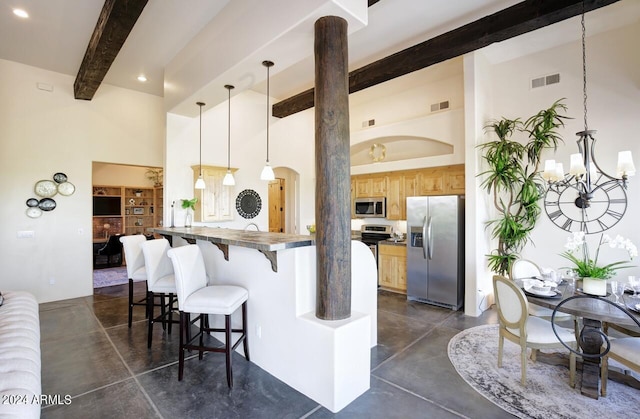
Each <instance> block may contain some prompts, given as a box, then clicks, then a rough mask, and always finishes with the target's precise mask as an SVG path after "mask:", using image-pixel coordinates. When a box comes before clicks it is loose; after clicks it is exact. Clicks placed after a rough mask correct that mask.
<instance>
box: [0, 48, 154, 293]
mask: <svg viewBox="0 0 640 419" xmlns="http://www.w3.org/2000/svg"><path fill="white" fill-rule="evenodd" d="M38 82H43V83H47V84H49V85H52V86H53V92H47V91H43V90H38V89H37V88H36V83H38ZM73 82H74V78H73V77H71V76H68V75H63V74H59V73H54V72H50V71H45V70H42V69H38V68H35V67H30V66H26V65H22V64H18V63H15V62H11V61H6V60H0V85H1V86H2V89H0V175H1V178H2V179H3V182H2V186H1V187H0V188H1V189H0V196H2V200H3V205H2V206H0V242H2V250H3V251H2V252H0V265H1V266H2V267H3V272H2V276H1V279H0V289H1V290H26V291H29V292H31V293H33V294H34V295H35V296H36V298H37V299H38V301H40V302H45V301H55V300H60V299H66V298H72V297H79V296H84V295H90V294H92V292H93V279H92V239H91V193H92V189H91V182H92V173H91V171H92V161H94V160H95V161H106V162H114V163H123V164H137V165H144V166H161V165H162V162H163V157H164V156H163V150H164V148H163V147H162V143H163V140H164V113H163V111H162V99H161V98H159V97H157V96H152V95H148V94H143V93H137V92H133V91H130V90H126V89H121V88H117V87H113V86H109V85H106V84H103V85H102V86H101V87H100V89H99V90H98V92H97V93H96V95H95V97H94V99H93V100H92V101H82V100H75V99H74V98H73ZM56 172H63V173H65V174H66V175H67V176H68V178H69V181H70V182H72V183H73V184H74V185H75V186H76V192H75V194H73V195H72V196H68V197H63V196H60V195H56V196H55V197H54V198H53V199H54V200H56V202H57V207H56V209H55V210H53V211H51V212H49V213H44V214H43V215H42V216H41V217H40V218H36V219H31V218H29V217H27V216H26V215H25V210H26V208H27V207H26V205H25V201H26V200H27V199H28V198H31V197H35V194H34V192H33V187H34V184H35V183H36V182H37V181H38V180H40V179H51V177H52V175H53V174H54V173H56ZM18 231H33V232H34V235H35V237H34V238H28V239H18V238H17V237H16V236H17V232H18ZM50 280H53V281H54V282H55V284H50Z"/></svg>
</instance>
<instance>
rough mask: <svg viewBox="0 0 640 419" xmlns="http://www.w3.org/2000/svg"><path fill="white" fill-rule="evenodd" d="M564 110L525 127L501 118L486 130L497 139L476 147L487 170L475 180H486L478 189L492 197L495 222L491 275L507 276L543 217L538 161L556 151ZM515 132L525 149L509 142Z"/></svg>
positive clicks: (557, 107) (546, 112) (558, 105)
mask: <svg viewBox="0 0 640 419" xmlns="http://www.w3.org/2000/svg"><path fill="white" fill-rule="evenodd" d="M566 109H567V107H566V105H564V104H563V103H562V99H560V100H558V101H556V102H555V103H553V105H551V107H549V108H548V109H543V110H541V111H540V112H538V113H537V114H535V115H533V116H531V117H530V118H529V119H527V120H526V121H525V122H524V123H523V122H522V121H521V120H520V119H519V118H518V119H507V118H502V119H499V120H496V121H492V122H490V123H489V124H488V125H487V126H486V127H485V129H486V130H487V131H493V132H494V133H495V135H496V136H497V137H498V139H497V140H495V141H490V142H487V143H484V144H481V145H479V146H478V147H479V148H480V149H481V150H482V151H483V158H484V160H485V161H486V163H487V165H488V169H487V170H485V171H484V172H482V173H480V174H479V175H478V176H481V177H483V178H484V180H483V181H482V185H481V186H482V187H483V188H484V189H486V191H487V193H488V194H490V195H491V194H492V195H493V205H494V207H495V209H496V211H497V216H496V218H494V219H492V220H489V221H488V222H487V228H490V229H491V237H492V238H493V239H497V241H498V244H497V248H496V249H494V250H492V252H491V254H489V255H487V257H488V263H489V268H490V269H491V270H492V271H493V272H495V273H498V274H500V275H507V274H508V273H509V270H510V268H511V264H512V263H513V261H514V260H516V259H517V258H518V254H519V252H520V251H521V250H522V248H523V247H524V245H525V244H526V243H527V241H529V239H530V237H529V236H530V234H531V231H532V230H533V228H534V227H535V225H536V222H537V221H538V218H539V216H540V213H541V212H542V211H541V209H540V205H539V203H538V201H539V200H540V198H541V197H542V195H543V194H544V181H543V179H542V178H541V176H540V173H539V171H540V167H539V166H540V157H541V155H542V152H543V150H545V149H549V148H553V149H554V150H555V149H556V148H557V147H558V143H559V142H562V141H563V140H562V138H561V136H560V134H559V133H558V131H557V129H558V128H559V127H563V126H564V119H566V118H567V117H566V116H565V115H563V113H564V112H565V111H566ZM518 132H523V133H525V134H527V136H528V141H527V142H526V143H524V144H523V143H521V142H519V141H517V140H513V139H512V137H513V136H514V134H516V133H518Z"/></svg>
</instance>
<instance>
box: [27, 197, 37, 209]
mask: <svg viewBox="0 0 640 419" xmlns="http://www.w3.org/2000/svg"><path fill="white" fill-rule="evenodd" d="M27 206H28V207H37V206H38V200H37V199H36V198H29V199H27Z"/></svg>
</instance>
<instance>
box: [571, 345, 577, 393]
mask: <svg viewBox="0 0 640 419" xmlns="http://www.w3.org/2000/svg"><path fill="white" fill-rule="evenodd" d="M569 386H571V388H575V387H576V354H574V353H573V352H571V353H570V354H569Z"/></svg>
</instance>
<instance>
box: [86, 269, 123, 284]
mask: <svg viewBox="0 0 640 419" xmlns="http://www.w3.org/2000/svg"><path fill="white" fill-rule="evenodd" d="M128 282H129V277H128V276H127V267H126V266H118V267H116V268H104V269H94V270H93V288H102V287H110V286H112V285H122V284H127V283H128Z"/></svg>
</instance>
